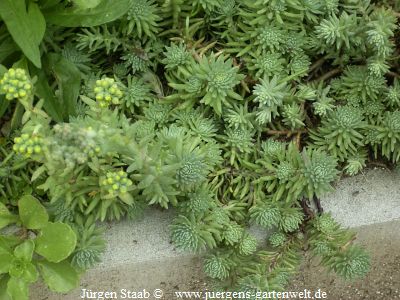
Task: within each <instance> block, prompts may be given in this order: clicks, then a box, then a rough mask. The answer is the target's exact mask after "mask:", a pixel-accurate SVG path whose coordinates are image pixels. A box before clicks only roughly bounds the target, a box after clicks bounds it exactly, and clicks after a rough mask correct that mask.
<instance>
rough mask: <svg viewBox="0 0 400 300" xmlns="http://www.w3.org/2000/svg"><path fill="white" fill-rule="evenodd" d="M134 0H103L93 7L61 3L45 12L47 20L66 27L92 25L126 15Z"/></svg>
mask: <svg viewBox="0 0 400 300" xmlns="http://www.w3.org/2000/svg"><path fill="white" fill-rule="evenodd" d="M131 1H132V0H118V1H115V0H103V1H101V3H100V4H99V5H97V6H96V7H94V8H91V9H86V10H82V9H79V8H78V9H76V8H67V9H66V8H65V7H64V5H59V6H58V7H57V8H58V9H57V8H52V9H51V10H49V11H46V12H45V17H46V20H47V22H49V23H51V24H54V25H59V26H64V27H91V26H98V25H101V24H105V23H108V22H111V21H114V20H116V19H118V18H119V17H121V16H122V15H124V14H125V13H126V12H127V11H128V9H129V7H130V5H131Z"/></svg>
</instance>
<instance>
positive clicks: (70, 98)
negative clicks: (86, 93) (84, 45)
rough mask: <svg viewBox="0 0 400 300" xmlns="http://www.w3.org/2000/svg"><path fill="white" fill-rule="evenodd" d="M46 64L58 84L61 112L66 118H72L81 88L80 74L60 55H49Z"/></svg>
mask: <svg viewBox="0 0 400 300" xmlns="http://www.w3.org/2000/svg"><path fill="white" fill-rule="evenodd" d="M48 62H49V66H51V69H52V71H53V74H54V76H55V77H56V80H57V83H58V87H59V92H60V95H59V97H60V99H61V102H62V107H63V111H64V113H65V115H66V116H73V115H75V108H76V103H77V100H78V97H79V92H80V88H81V72H80V71H79V70H78V68H77V67H76V66H75V65H74V64H73V63H72V62H70V61H69V60H67V59H65V58H64V57H62V56H61V55H60V54H56V53H51V54H49V55H48Z"/></svg>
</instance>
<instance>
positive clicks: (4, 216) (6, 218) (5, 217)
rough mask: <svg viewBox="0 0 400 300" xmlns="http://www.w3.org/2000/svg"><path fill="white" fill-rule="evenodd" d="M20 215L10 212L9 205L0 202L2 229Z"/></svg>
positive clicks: (0, 223) (0, 226) (0, 224)
mask: <svg viewBox="0 0 400 300" xmlns="http://www.w3.org/2000/svg"><path fill="white" fill-rule="evenodd" d="M17 220H18V217H17V216H15V215H13V214H12V213H10V212H9V210H8V209H7V207H6V206H5V205H4V204H3V203H1V202H0V229H1V228H4V227H6V226H7V225H9V224H12V223H15V222H16V221H17Z"/></svg>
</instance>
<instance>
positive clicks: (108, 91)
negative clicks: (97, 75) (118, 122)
mask: <svg viewBox="0 0 400 300" xmlns="http://www.w3.org/2000/svg"><path fill="white" fill-rule="evenodd" d="M94 93H95V97H96V100H97V101H98V102H99V104H100V106H101V107H107V106H108V105H109V104H110V103H113V104H118V103H119V100H121V98H122V96H123V93H122V91H121V90H120V89H119V87H118V84H117V83H116V82H115V80H114V79H112V78H104V79H100V80H97V81H96V84H95V87H94Z"/></svg>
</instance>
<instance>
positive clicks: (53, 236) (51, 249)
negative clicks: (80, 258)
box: [35, 222, 76, 262]
mask: <svg viewBox="0 0 400 300" xmlns="http://www.w3.org/2000/svg"><path fill="white" fill-rule="evenodd" d="M75 246H76V234H75V232H74V231H73V230H72V228H71V227H70V226H69V225H67V224H64V223H60V222H57V223H51V222H49V223H47V226H46V227H44V228H42V230H41V232H40V234H39V236H38V237H37V238H36V249H35V251H36V253H38V254H40V255H42V256H43V257H45V258H46V259H47V260H49V261H51V262H60V261H62V260H64V259H66V258H67V257H68V256H69V255H70V254H71V253H72V251H74V249H75Z"/></svg>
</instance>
